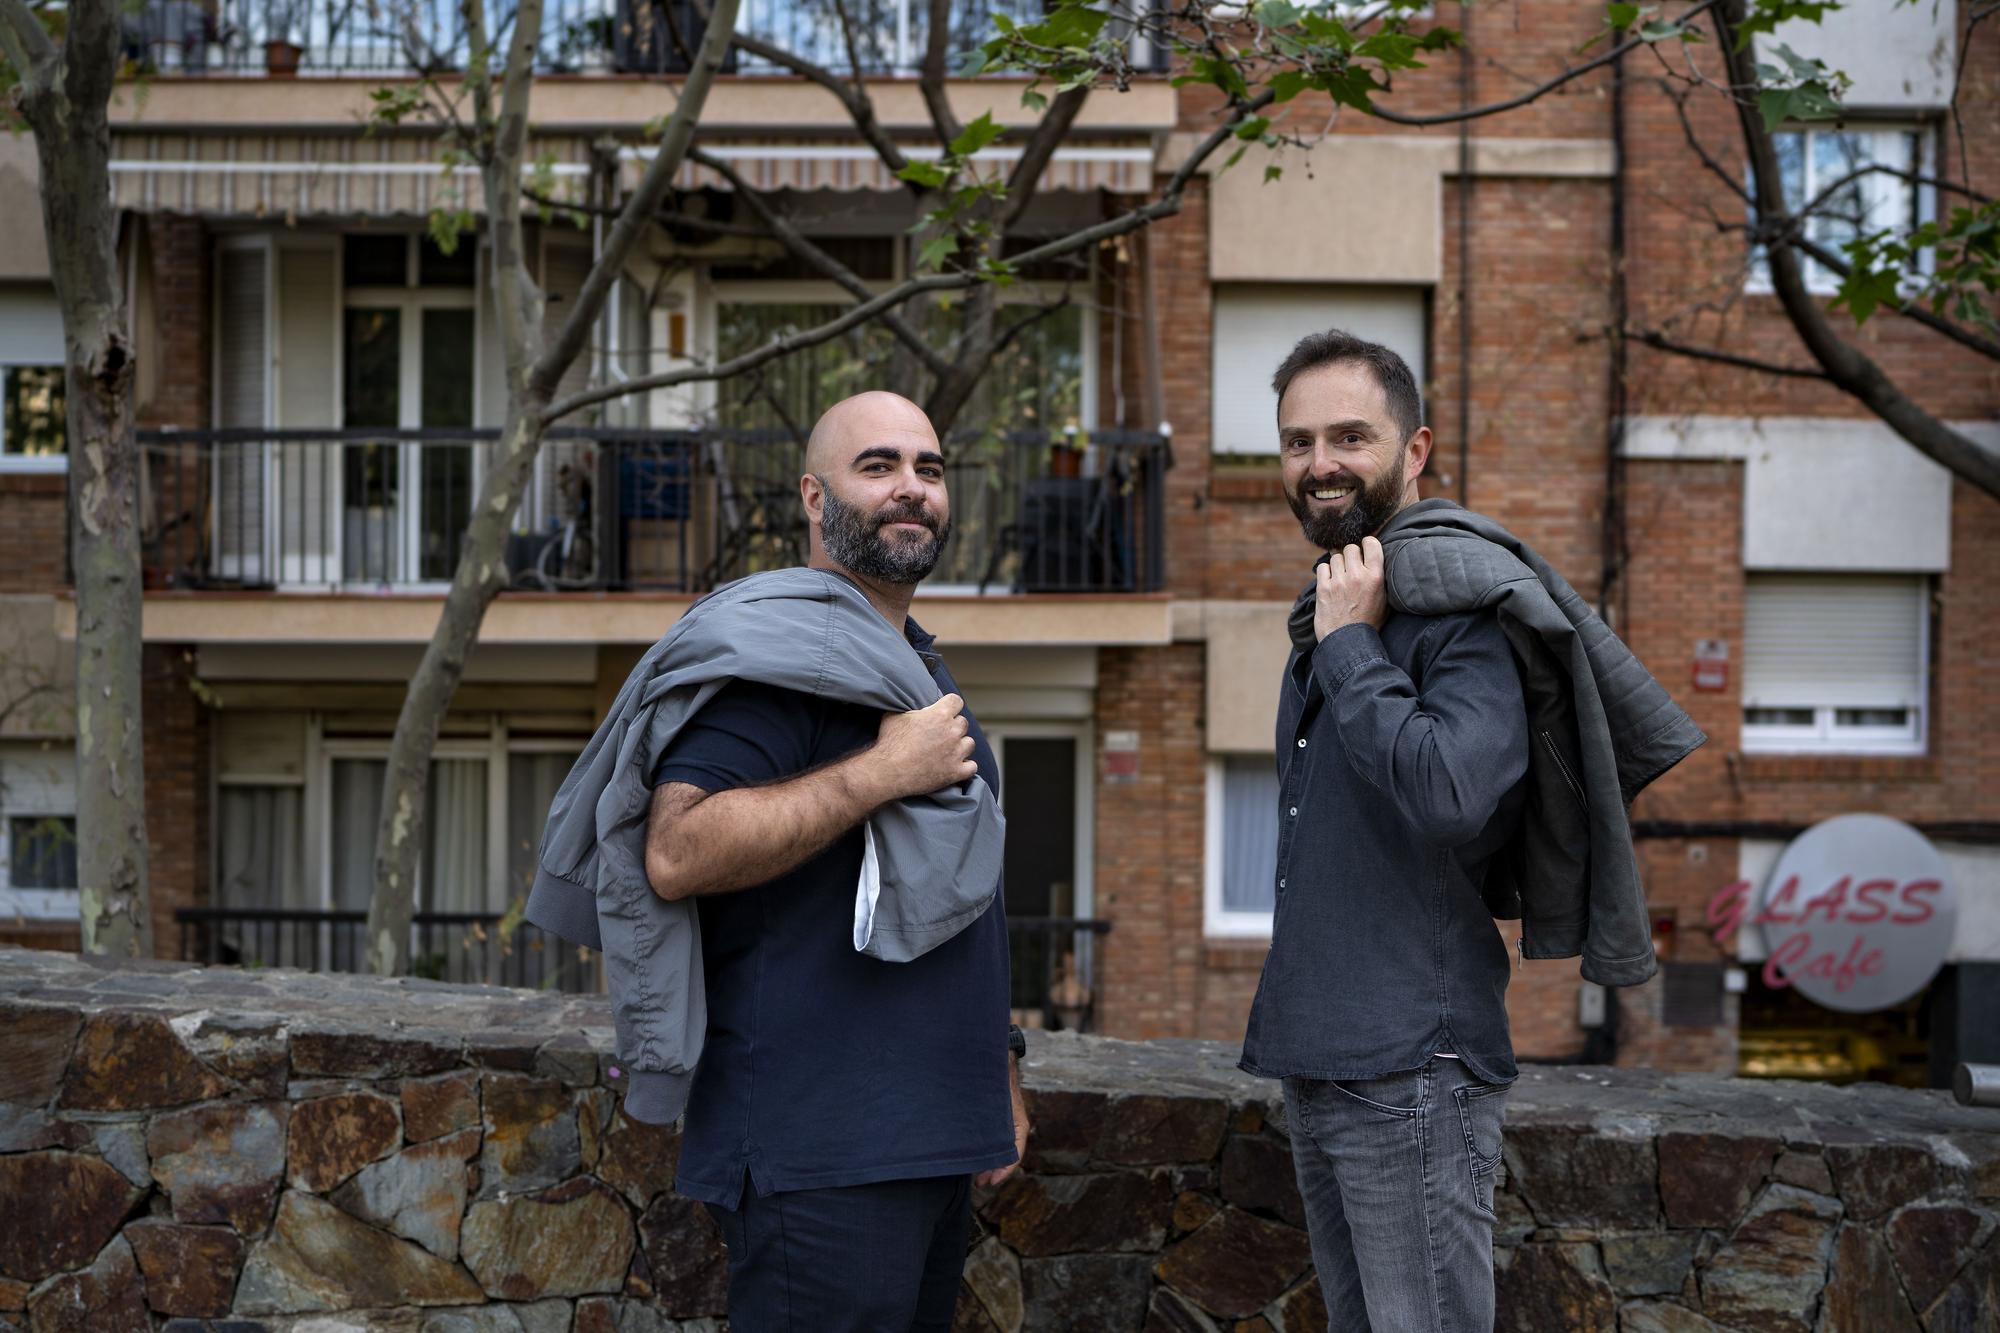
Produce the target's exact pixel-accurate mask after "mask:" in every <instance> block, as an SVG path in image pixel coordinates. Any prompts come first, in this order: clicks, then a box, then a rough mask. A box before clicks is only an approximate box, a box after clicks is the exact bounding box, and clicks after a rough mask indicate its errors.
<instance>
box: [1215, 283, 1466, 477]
mask: <svg viewBox="0 0 2000 1333" xmlns="http://www.w3.org/2000/svg"><path fill="white" fill-rule="evenodd" d="M1424 292H1425V289H1424V288H1421V287H1355V286H1344V285H1343V286H1335V285H1332V284H1319V283H1262V282H1259V283H1247V282H1239V283H1219V284H1217V286H1216V288H1215V322H1214V330H1215V331H1214V339H1215V341H1214V351H1213V361H1212V363H1213V365H1214V370H1215V373H1214V383H1215V384H1216V385H1217V386H1218V389H1219V390H1221V389H1224V388H1226V390H1227V391H1226V392H1224V391H1218V392H1216V393H1214V394H1212V395H1210V401H1211V403H1212V408H1211V411H1212V421H1213V429H1214V434H1213V436H1212V437H1211V439H1212V443H1211V449H1212V451H1213V452H1215V453H1218V454H1275V453H1277V452H1278V415H1277V412H1278V404H1277V399H1275V398H1274V397H1272V396H1271V387H1270V386H1271V375H1272V373H1273V372H1274V371H1276V370H1277V368H1278V363H1279V362H1280V361H1283V360H1284V359H1285V357H1286V355H1287V354H1289V353H1290V352H1291V350H1292V348H1293V346H1294V345H1295V344H1297V342H1298V340H1299V339H1300V338H1303V337H1304V336H1305V335H1306V334H1308V333H1322V332H1325V331H1326V330H1327V329H1345V330H1346V331H1347V332H1349V333H1352V334H1354V335H1355V336H1356V337H1359V338H1367V339H1369V340H1370V341H1372V342H1379V343H1381V344H1383V345H1384V346H1386V347H1390V348H1392V349H1394V350H1395V351H1396V353H1397V354H1398V355H1400V356H1401V357H1402V358H1403V359H1404V360H1405V361H1407V362H1409V363H1410V372H1411V373H1412V374H1413V375H1415V376H1416V377H1417V383H1418V384H1419V385H1422V384H1423V382H1424V377H1425V375H1426V374H1427V373H1428V365H1427V361H1426V358H1425V355H1424V350H1425V345H1426V338H1427V333H1428V330H1429V327H1430V321H1429V316H1428V314H1427V312H1426V311H1425V308H1424Z"/></svg>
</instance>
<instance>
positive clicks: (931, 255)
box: [917, 232, 958, 268]
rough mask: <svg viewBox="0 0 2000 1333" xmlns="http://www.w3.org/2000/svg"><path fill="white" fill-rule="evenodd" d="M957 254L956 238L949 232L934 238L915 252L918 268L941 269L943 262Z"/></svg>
mask: <svg viewBox="0 0 2000 1333" xmlns="http://www.w3.org/2000/svg"><path fill="white" fill-rule="evenodd" d="M957 253H958V237H956V236H953V235H951V234H950V233H949V232H947V233H946V234H944V235H943V236H934V237H932V238H931V239H930V240H929V241H927V242H925V244H924V248H923V249H922V250H920V251H918V252H917V267H918V268H942V267H943V266H944V261H945V260H947V259H949V258H950V257H951V256H953V255H955V254H957Z"/></svg>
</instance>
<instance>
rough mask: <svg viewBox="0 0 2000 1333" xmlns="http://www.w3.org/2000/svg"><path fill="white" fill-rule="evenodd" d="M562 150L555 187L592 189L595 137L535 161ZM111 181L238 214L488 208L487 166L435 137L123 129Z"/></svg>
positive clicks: (131, 190)
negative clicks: (456, 160)
mask: <svg viewBox="0 0 2000 1333" xmlns="http://www.w3.org/2000/svg"><path fill="white" fill-rule="evenodd" d="M545 155H549V156H553V158H554V159H555V161H554V168H553V170H554V175H555V189H556V193H557V194H558V195H562V196H565V197H568V196H571V195H572V194H574V195H575V196H577V197H582V193H583V190H584V189H585V188H586V186H587V183H588V179H589V176H590V171H591V166H590V144H589V141H588V140H587V139H584V138H582V137H577V136H568V137H564V136H541V137H538V138H537V139H536V140H535V141H534V142H532V143H531V144H530V145H529V154H528V156H529V161H530V162H531V163H532V162H535V161H536V160H537V159H538V158H542V157H544V156H545ZM111 191H112V197H113V199H114V201H115V202H116V203H117V205H118V206H119V207H120V208H129V209H134V210H137V211H140V212H170V213H194V214H205V215H225V216H232V217H288V218H289V217H306V216H341V215H344V216H357V215H358V216H367V217H428V216H429V215H430V213H431V211H432V210H433V209H438V208H443V209H452V210H455V209H459V208H465V209H470V210H471V211H472V212H474V213H483V212H485V211H486V200H485V195H484V192H483V191H482V190H481V189H480V185H479V171H478V168H476V167H473V166H470V165H457V166H451V165H447V164H446V162H445V145H444V142H443V141H442V140H440V139H437V138H433V137H411V136H406V135H397V136H391V135H381V136H376V137H364V136H361V135H302V134H259V135H249V134H232V135H190V134H117V135H114V136H113V139H112V144H111Z"/></svg>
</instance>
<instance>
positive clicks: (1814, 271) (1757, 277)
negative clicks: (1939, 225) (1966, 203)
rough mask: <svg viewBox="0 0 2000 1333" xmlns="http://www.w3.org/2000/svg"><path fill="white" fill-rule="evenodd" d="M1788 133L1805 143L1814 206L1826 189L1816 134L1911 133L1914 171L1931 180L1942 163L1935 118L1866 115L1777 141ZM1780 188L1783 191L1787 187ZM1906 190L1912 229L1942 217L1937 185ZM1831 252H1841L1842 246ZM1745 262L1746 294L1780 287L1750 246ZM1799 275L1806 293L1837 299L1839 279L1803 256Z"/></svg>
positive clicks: (1808, 193) (1791, 129)
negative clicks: (1819, 173)
mask: <svg viewBox="0 0 2000 1333" xmlns="http://www.w3.org/2000/svg"><path fill="white" fill-rule="evenodd" d="M1786 134H1796V135H1799V136H1800V138H1801V140H1802V143H1803V151H1802V153H1801V161H1802V162H1803V164H1804V170H1805V179H1804V181H1803V196H1804V197H1803V201H1802V202H1805V203H1810V202H1811V201H1812V200H1813V199H1814V198H1815V197H1816V196H1817V195H1818V193H1819V190H1820V188H1822V187H1820V186H1819V185H1818V184H1816V182H1815V181H1814V179H1813V175H1814V167H1813V162H1814V153H1813V140H1814V138H1815V137H1817V136H1823V135H1827V134H1858V135H1869V136H1879V135H1907V136H1910V137H1911V138H1912V139H1914V140H1915V148H1916V152H1915V155H1914V158H1913V160H1912V162H1911V164H1910V169H1911V170H1912V171H1914V172H1916V173H1917V174H1918V175H1921V176H1928V175H1932V174H1934V173H1935V168H1936V165H1937V122H1936V121H1935V120H1932V119H1927V118H1922V117H1880V118H1875V117H1865V116H1861V117H1855V118H1853V119H1851V120H1845V121H1841V122H1838V123H1835V124H1828V125H1797V124H1795V125H1787V126H1785V127H1784V128H1782V129H1779V130H1777V131H1775V132H1774V133H1773V135H1772V139H1773V140H1774V141H1775V140H1776V139H1777V138H1778V136H1780V135H1786ZM1749 178H1750V172H1749V169H1748V168H1747V167H1746V168H1745V171H1744V180H1745V181H1746V182H1747V181H1748V180H1749ZM1886 179H1889V178H1886V177H1882V176H1866V177H1863V178H1862V179H1861V180H1860V181H1859V182H1857V184H1859V185H1860V186H1861V187H1862V188H1863V189H1867V188H1869V187H1870V186H1871V185H1874V186H1879V185H1880V183H1881V182H1882V181H1884V180H1886ZM1780 188H1781V189H1782V183H1781V185H1780ZM1907 188H1908V190H1909V194H1908V196H1907V197H1908V199H1909V202H1910V204H1911V217H1910V224H1909V225H1910V226H1911V227H1912V228H1915V227H1920V226H1922V225H1923V224H1924V223H1925V222H1928V221H1930V220H1931V219H1933V218H1935V217H1936V216H1937V190H1936V188H1935V187H1934V186H1929V185H1918V184H1914V183H1912V184H1909V185H1908V187H1907ZM1751 211H1752V213H1754V212H1755V209H1754V208H1753V209H1752V210H1751ZM1829 248H1831V249H1837V247H1829ZM1746 258H1747V264H1746V268H1745V272H1744V278H1743V290H1744V293H1745V294H1746V295H1750V296H1771V295H1774V294H1775V293H1776V291H1777V289H1776V288H1775V287H1774V286H1772V284H1771V265H1770V261H1769V260H1768V258H1767V257H1766V256H1765V255H1764V254H1763V253H1762V251H1760V250H1759V249H1758V248H1757V247H1755V246H1752V247H1751V250H1750V253H1749V255H1748V256H1747V257H1746ZM1924 262H1925V266H1926V269H1927V268H1928V264H1929V256H1926V257H1925V261H1924ZM1799 275H1800V277H1801V278H1803V279H1804V281H1805V287H1806V291H1807V292H1809V293H1811V294H1812V295H1814V296H1836V295H1838V294H1839V292H1840V279H1839V277H1838V276H1837V275H1835V274H1834V273H1832V272H1831V271H1829V270H1827V269H1825V268H1822V267H1821V266H1820V265H1819V264H1817V263H1815V262H1813V261H1812V260H1811V259H1809V258H1807V257H1805V256H1803V255H1801V256H1800V257H1799Z"/></svg>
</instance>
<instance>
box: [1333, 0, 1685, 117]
mask: <svg viewBox="0 0 2000 1333" xmlns="http://www.w3.org/2000/svg"><path fill="white" fill-rule="evenodd" d="M1720 2H1721V0H1701V3H1700V4H1698V5H1696V6H1695V7H1694V8H1693V9H1690V10H1689V11H1688V12H1687V13H1685V14H1683V15H1681V22H1683V23H1689V22H1692V21H1693V20H1694V18H1695V17H1696V16H1697V15H1699V14H1702V13H1704V12H1706V11H1708V10H1711V9H1714V8H1715V6H1716V5H1717V4H1719V3H1720ZM1653 45H1656V43H1654V42H1650V41H1648V40H1647V39H1645V38H1643V37H1633V38H1629V39H1627V40H1626V41H1623V42H1620V43H1618V44H1617V45H1616V46H1614V47H1612V48H1611V49H1610V50H1608V51H1606V52H1605V53H1604V54H1603V55H1601V56H1599V57H1597V58H1596V59H1595V60H1589V61H1585V62H1584V63H1583V64H1581V65H1577V66H1575V67H1574V68H1572V69H1566V70H1564V71H1563V72H1562V73H1560V74H1558V75H1556V76H1555V77H1554V78H1552V79H1548V80H1545V81H1544V82H1542V83H1540V84H1537V85H1536V86H1535V87H1533V88H1530V89H1528V91H1526V92H1524V93H1522V94H1521V95H1520V96H1518V97H1509V98H1507V99H1506V100H1504V101H1500V102H1488V103H1487V104H1486V105H1484V106H1474V107H1466V108H1464V109H1462V110H1459V111H1444V112H1439V113H1438V114H1436V115H1430V116H1408V115H1404V114H1403V113H1402V112H1400V111H1391V110H1389V109H1388V108H1386V107H1380V106H1377V107H1371V108H1369V114H1370V115H1372V116H1374V117H1375V118H1376V119H1378V120H1386V121H1388V122H1389V123H1390V124H1392V125H1451V124H1455V123H1457V122H1458V121H1461V120H1480V119H1483V118H1485V117H1487V116H1492V115H1498V114H1499V113H1500V112H1502V111H1512V110H1514V108H1516V107H1522V106H1526V105H1527V104H1528V103H1530V102H1533V101H1535V100H1536V99H1537V98H1540V97H1544V96H1546V95H1547V94H1549V93H1552V92H1554V91H1555V90H1556V89H1558V88H1560V87H1562V86H1563V85H1564V84H1566V83H1568V82H1570V81H1571V80H1573V79H1580V78H1582V77H1583V76H1584V75H1586V74H1588V73H1590V72H1591V71H1592V70H1598V69H1603V68H1604V67H1605V66H1606V65H1612V64H1616V63H1617V62H1618V59H1619V57H1621V56H1623V55H1624V54H1625V53H1626V52H1628V51H1636V50H1639V49H1640V48H1641V47H1646V46H1653Z"/></svg>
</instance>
